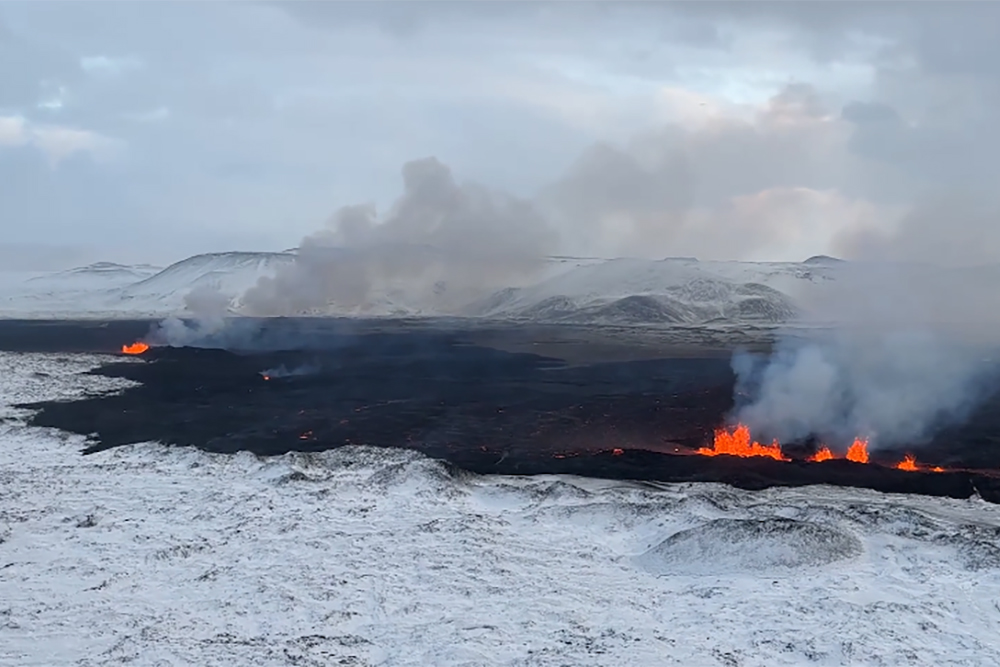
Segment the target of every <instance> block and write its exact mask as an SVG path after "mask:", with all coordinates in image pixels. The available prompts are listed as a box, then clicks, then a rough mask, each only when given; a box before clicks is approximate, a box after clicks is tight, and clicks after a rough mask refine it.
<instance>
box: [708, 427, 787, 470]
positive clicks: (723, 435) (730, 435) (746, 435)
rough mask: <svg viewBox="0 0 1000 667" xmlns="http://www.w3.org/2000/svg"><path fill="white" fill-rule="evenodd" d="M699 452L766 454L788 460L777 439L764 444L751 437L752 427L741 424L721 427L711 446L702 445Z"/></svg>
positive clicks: (711, 453) (735, 454) (776, 458)
mask: <svg viewBox="0 0 1000 667" xmlns="http://www.w3.org/2000/svg"><path fill="white" fill-rule="evenodd" d="M698 453H699V454H703V455H705V456H718V455H720V454H723V455H727V456H742V457H750V456H765V457H767V458H770V459H775V460H776V461H788V460H790V459H787V458H785V456H784V455H783V454H782V453H781V445H779V444H778V441H777V440H775V441H774V442H773V443H771V444H770V445H762V444H760V443H759V442H754V441H752V440H751V439H750V428H749V427H747V426H744V425H743V424H739V425H738V426H737V427H736V428H735V429H733V430H732V431H727V430H725V429H719V430H717V431H716V432H715V441H714V442H713V443H712V446H711V447H701V448H700V449H699V450H698Z"/></svg>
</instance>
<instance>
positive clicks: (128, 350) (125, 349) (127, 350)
mask: <svg viewBox="0 0 1000 667" xmlns="http://www.w3.org/2000/svg"><path fill="white" fill-rule="evenodd" d="M148 349H149V346H148V345H146V344H145V343H143V342H141V341H136V342H134V343H132V344H131V345H122V354H142V353H143V352H145V351H146V350H148Z"/></svg>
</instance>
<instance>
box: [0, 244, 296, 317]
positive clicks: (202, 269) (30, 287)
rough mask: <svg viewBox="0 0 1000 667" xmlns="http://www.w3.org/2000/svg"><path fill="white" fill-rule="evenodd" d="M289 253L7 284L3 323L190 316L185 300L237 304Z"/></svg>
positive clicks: (0, 304) (107, 267)
mask: <svg viewBox="0 0 1000 667" xmlns="http://www.w3.org/2000/svg"><path fill="white" fill-rule="evenodd" d="M294 258H295V255H294V254H293V253H289V252H281V253H268V252H227V253H211V254H204V255H195V256H193V257H189V258H187V259H185V260H182V261H180V262H177V263H175V264H172V265H170V266H168V267H167V268H165V269H159V268H157V267H151V266H148V265H137V266H128V265H122V264H112V263H110V262H104V263H100V264H94V265H91V266H86V267H80V268H77V269H70V270H68V271H61V272H58V273H53V274H47V275H35V276H31V277H29V278H27V279H21V280H11V279H10V278H8V280H7V281H6V282H5V283H4V284H3V292H2V293H0V316H3V317H28V318H32V317H37V318H45V317H55V318H60V317H66V318H73V317H102V318H116V317H164V316H167V315H173V314H181V313H183V312H184V311H185V302H184V297H185V296H187V295H188V294H189V293H190V292H191V291H192V290H195V289H198V288H205V287H209V288H212V289H216V290H218V291H219V292H221V293H222V294H225V295H227V296H229V297H231V298H233V299H234V301H236V299H237V297H239V295H241V294H243V293H244V292H245V291H246V290H247V289H249V288H250V287H251V286H253V285H254V284H255V283H256V282H257V280H258V279H259V278H260V277H261V276H267V275H273V274H274V273H275V272H276V271H277V270H278V268H279V267H280V266H282V265H287V264H290V263H291V262H293V261H294Z"/></svg>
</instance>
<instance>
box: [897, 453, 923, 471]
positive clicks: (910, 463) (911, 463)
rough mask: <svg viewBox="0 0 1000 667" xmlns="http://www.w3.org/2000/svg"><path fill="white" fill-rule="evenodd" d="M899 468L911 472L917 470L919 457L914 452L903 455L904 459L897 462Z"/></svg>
mask: <svg viewBox="0 0 1000 667" xmlns="http://www.w3.org/2000/svg"><path fill="white" fill-rule="evenodd" d="M896 467H897V468H898V469H899V470H906V471H909V472H915V471H916V470H917V469H918V468H917V457H915V456H914V455H913V454H907V455H906V456H904V457H903V460H902V461H900V462H899V463H897V464H896Z"/></svg>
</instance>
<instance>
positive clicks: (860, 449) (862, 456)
mask: <svg viewBox="0 0 1000 667" xmlns="http://www.w3.org/2000/svg"><path fill="white" fill-rule="evenodd" d="M844 458H846V459H847V460H848V461H854V462H855V463H868V441H867V440H862V439H861V438H855V439H854V442H852V443H851V446H850V447H848V448H847V456H845V457H844Z"/></svg>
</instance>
